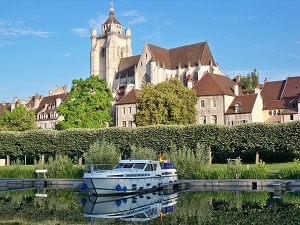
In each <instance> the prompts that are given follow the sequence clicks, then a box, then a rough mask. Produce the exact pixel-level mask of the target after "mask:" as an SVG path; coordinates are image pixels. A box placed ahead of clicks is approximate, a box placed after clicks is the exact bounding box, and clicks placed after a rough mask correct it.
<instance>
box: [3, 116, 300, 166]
mask: <svg viewBox="0 0 300 225" xmlns="http://www.w3.org/2000/svg"><path fill="white" fill-rule="evenodd" d="M299 137H300V121H297V122H289V123H249V124H242V125H237V126H225V125H214V124H205V125H188V126H165V125H164V126H163V125H162V126H146V127H137V128H129V127H128V128H120V127H111V128H102V129H69V130H63V131H55V130H31V131H25V132H12V131H11V132H9V131H2V132H0V154H7V153H9V154H22V153H25V152H27V153H32V154H39V153H63V154H69V153H71V152H80V153H81V154H83V153H84V152H86V151H88V149H89V147H90V145H91V144H93V143H94V142H95V141H96V140H105V141H107V142H108V143H112V144H115V145H116V146H117V147H118V148H119V149H120V150H126V149H128V148H129V146H131V145H135V146H140V147H148V148H152V149H155V150H156V151H158V152H164V151H169V150H171V146H172V145H175V146H177V147H182V146H186V147H188V148H195V147H196V145H197V143H201V144H203V145H206V146H209V147H210V148H211V150H212V154H213V156H214V160H216V161H219V160H221V159H222V161H223V162H224V158H226V157H227V155H228V154H230V153H239V154H241V153H247V152H253V154H254V152H263V151H271V152H273V153H274V154H276V153H279V152H280V153H281V154H283V153H284V154H291V153H292V152H295V151H298V150H300V138H299ZM222 154H223V156H222ZM224 154H225V155H226V154H227V155H226V156H224ZM215 157H216V158H215ZM243 160H244V159H243ZM243 162H244V161H243Z"/></svg>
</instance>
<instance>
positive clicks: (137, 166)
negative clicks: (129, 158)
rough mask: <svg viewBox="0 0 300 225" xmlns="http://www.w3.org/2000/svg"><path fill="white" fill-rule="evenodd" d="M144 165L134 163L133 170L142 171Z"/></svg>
mask: <svg viewBox="0 0 300 225" xmlns="http://www.w3.org/2000/svg"><path fill="white" fill-rule="evenodd" d="M145 165H146V163H136V164H134V166H133V168H135V169H144V167H145Z"/></svg>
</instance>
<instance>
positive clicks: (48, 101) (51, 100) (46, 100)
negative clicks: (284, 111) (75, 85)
mask: <svg viewBox="0 0 300 225" xmlns="http://www.w3.org/2000/svg"><path fill="white" fill-rule="evenodd" d="M68 95H69V93H64V94H59V95H52V96H46V97H44V98H43V99H42V101H41V103H40V104H39V107H38V108H37V109H36V111H35V113H36V114H38V113H40V112H41V111H42V110H43V109H45V107H46V106H47V105H51V104H55V102H56V99H57V98H61V100H62V103H63V102H64V101H65V100H66V98H67V97H68ZM48 111H49V112H50V111H51V112H57V108H56V107H55V108H54V109H51V110H48V109H47V110H46V112H48Z"/></svg>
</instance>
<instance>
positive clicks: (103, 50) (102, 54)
mask: <svg viewBox="0 0 300 225" xmlns="http://www.w3.org/2000/svg"><path fill="white" fill-rule="evenodd" d="M101 56H102V57H105V49H104V48H101Z"/></svg>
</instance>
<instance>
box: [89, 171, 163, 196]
mask: <svg viewBox="0 0 300 225" xmlns="http://www.w3.org/2000/svg"><path fill="white" fill-rule="evenodd" d="M84 182H85V184H86V185H87V187H88V188H89V191H90V192H91V194H96V195H112V194H118V195H122V194H126V195H127V194H130V193H139V192H145V191H150V190H155V189H158V188H159V187H160V186H161V185H162V178H161V177H160V176H156V177H147V178H122V179H115V178H104V177H103V178H99V177H98V178H97V177H94V178H87V177H86V178H84Z"/></svg>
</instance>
